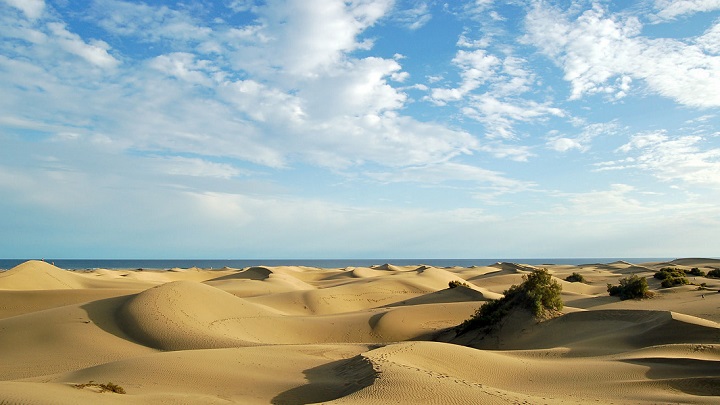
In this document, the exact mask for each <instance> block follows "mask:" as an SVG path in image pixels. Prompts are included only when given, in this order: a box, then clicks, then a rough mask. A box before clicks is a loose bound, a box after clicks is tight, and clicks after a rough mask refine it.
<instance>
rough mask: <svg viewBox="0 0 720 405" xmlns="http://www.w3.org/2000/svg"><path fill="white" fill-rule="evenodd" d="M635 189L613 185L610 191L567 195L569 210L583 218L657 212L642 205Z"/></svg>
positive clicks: (626, 185)
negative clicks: (635, 195)
mask: <svg viewBox="0 0 720 405" xmlns="http://www.w3.org/2000/svg"><path fill="white" fill-rule="evenodd" d="M633 194H636V190H635V187H633V186H631V185H628V184H622V183H617V184H612V185H611V186H610V189H609V190H602V191H590V192H586V193H576V194H570V195H567V196H566V198H567V200H568V201H569V202H570V206H569V209H571V210H572V211H574V212H575V213H576V214H577V213H579V214H581V215H583V216H605V215H608V214H610V215H617V216H620V215H622V216H627V215H637V214H642V213H650V212H654V211H657V208H654V207H652V206H649V205H647V204H644V203H642V202H641V201H640V200H638V199H637V197H634V196H633Z"/></svg>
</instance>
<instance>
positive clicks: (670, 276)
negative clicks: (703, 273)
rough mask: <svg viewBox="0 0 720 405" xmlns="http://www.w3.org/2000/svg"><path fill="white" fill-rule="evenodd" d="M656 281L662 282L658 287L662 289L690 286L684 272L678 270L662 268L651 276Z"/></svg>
mask: <svg viewBox="0 0 720 405" xmlns="http://www.w3.org/2000/svg"><path fill="white" fill-rule="evenodd" d="M653 277H655V278H656V279H658V280H662V283H660V285H661V286H662V287H663V288H670V287H675V286H677V285H684V284H690V282H689V281H688V279H687V277H685V271H684V270H682V269H678V268H672V267H664V268H662V269H660V271H658V272H657V273H655V275H654V276H653Z"/></svg>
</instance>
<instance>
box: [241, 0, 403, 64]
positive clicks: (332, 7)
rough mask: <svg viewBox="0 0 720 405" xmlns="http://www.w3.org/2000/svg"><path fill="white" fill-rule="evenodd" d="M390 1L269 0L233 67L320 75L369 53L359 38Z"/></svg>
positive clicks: (385, 9)
mask: <svg viewBox="0 0 720 405" xmlns="http://www.w3.org/2000/svg"><path fill="white" fill-rule="evenodd" d="M391 6H392V1H391V0H374V1H373V0H355V1H351V2H343V1H338V0H319V1H314V2H306V1H302V0H271V1H268V2H266V4H265V5H263V6H259V7H257V8H256V9H254V11H255V12H256V13H257V21H258V26H257V27H256V28H257V31H255V32H254V33H253V36H251V37H247V41H245V42H242V43H239V44H237V45H236V46H235V50H234V53H235V57H234V58H233V62H234V65H235V66H236V67H237V68H241V69H243V70H245V71H248V72H251V73H254V74H259V75H262V76H263V77H266V76H271V75H276V74H277V73H278V71H279V72H280V73H282V74H285V75H290V76H297V77H301V78H303V77H304V78H313V77H318V76H319V75H320V74H321V73H322V72H324V71H328V70H329V71H332V69H333V68H334V67H335V66H337V65H338V64H342V63H343V62H344V58H345V54H346V53H348V52H352V51H354V50H357V49H367V48H368V47H370V46H371V42H367V41H359V40H358V39H357V37H358V35H359V34H360V33H362V32H363V31H364V30H365V29H367V28H368V27H370V26H372V25H373V24H375V22H376V21H377V20H378V19H380V18H381V17H383V16H384V15H385V14H387V13H388V12H389V11H390V10H391Z"/></svg>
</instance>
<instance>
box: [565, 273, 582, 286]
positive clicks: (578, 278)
mask: <svg viewBox="0 0 720 405" xmlns="http://www.w3.org/2000/svg"><path fill="white" fill-rule="evenodd" d="M565 281H569V282H571V283H584V282H585V281H586V280H585V277H583V275H582V274H580V273H577V272H576V273H573V274H571V275H569V276H567V277H565Z"/></svg>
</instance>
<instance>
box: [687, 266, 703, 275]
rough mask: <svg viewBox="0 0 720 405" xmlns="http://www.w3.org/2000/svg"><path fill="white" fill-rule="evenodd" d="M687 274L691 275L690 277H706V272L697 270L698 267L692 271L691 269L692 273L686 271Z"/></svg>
mask: <svg viewBox="0 0 720 405" xmlns="http://www.w3.org/2000/svg"><path fill="white" fill-rule="evenodd" d="M685 273H686V274H689V275H691V276H698V277H703V276H705V272H704V271H702V270H700V269H699V268H697V267H693V268H692V269H690V271H686V272H685Z"/></svg>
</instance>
